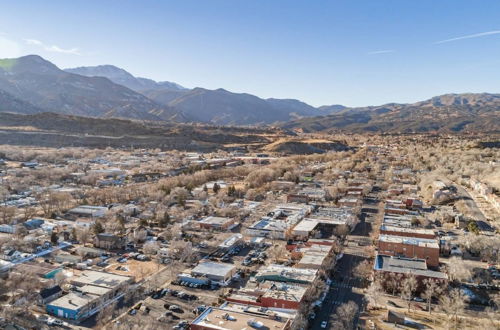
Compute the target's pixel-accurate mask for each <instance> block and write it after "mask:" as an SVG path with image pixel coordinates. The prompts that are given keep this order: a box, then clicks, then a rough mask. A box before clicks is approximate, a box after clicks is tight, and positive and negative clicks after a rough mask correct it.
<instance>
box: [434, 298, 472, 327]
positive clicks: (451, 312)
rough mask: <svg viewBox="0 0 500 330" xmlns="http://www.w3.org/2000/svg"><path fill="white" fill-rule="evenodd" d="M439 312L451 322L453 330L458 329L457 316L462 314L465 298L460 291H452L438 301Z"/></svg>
mask: <svg viewBox="0 0 500 330" xmlns="http://www.w3.org/2000/svg"><path fill="white" fill-rule="evenodd" d="M439 302H440V306H441V310H442V311H443V312H444V313H445V314H446V316H448V318H449V319H450V321H451V320H453V325H454V328H455V329H458V321H459V318H458V316H459V314H461V313H463V311H464V309H465V303H466V302H467V296H465V295H464V294H463V293H462V291H461V290H460V289H452V290H450V291H449V292H448V294H444V295H442V296H441V298H440V299H439Z"/></svg>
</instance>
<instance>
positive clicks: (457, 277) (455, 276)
mask: <svg viewBox="0 0 500 330" xmlns="http://www.w3.org/2000/svg"><path fill="white" fill-rule="evenodd" d="M448 275H449V276H450V280H452V281H455V282H461V281H464V280H467V279H469V278H471V276H472V274H471V271H470V269H469V268H467V266H466V265H465V263H464V262H463V260H462V259H460V258H457V257H452V258H450V261H449V262H448Z"/></svg>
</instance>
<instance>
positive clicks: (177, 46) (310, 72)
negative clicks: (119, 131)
mask: <svg viewBox="0 0 500 330" xmlns="http://www.w3.org/2000/svg"><path fill="white" fill-rule="evenodd" d="M1 8H2V9H1V10H0V57H2V58H3V57H17V56H20V55H25V54H39V55H41V56H43V57H45V58H47V59H48V60H50V61H52V62H54V63H55V64H57V65H58V66H59V67H62V68H66V67H74V66H83V65H98V64H114V65H117V66H119V67H122V68H124V69H126V70H127V71H129V72H131V73H132V74H134V75H137V76H143V77H147V78H153V79H155V80H169V81H174V82H177V83H179V84H181V85H184V86H186V87H196V86H200V87H205V88H209V89H216V88H220V87H222V88H225V89H227V90H230V91H234V92H246V93H251V94H255V95H257V96H260V97H263V98H267V97H276V98H297V99H300V100H303V101H305V102H307V103H310V104H312V105H315V106H319V105H324V104H344V105H348V106H363V105H377V104H383V103H387V102H414V101H419V100H423V99H426V98H429V97H431V96H434V95H439V94H444V93H451V92H456V93H461V92H500V79H498V77H499V75H500V56H499V55H500V1H487V0H481V1H473V0H469V1H461V0H439V1H436V0H413V1H412V0H393V1H388V0H364V1H356V0H344V1H333V0H332V1H320V0H317V1H312V0H309V1H306V0H303V1H293V0H286V1H285V0H283V1H273V0H245V1H243V0H224V1H222V0H198V1H191V0H179V1H159V0H156V1H153V0H151V1H148V0H146V1H144V0H141V1H127V0H120V1H117V0H109V1H97V0H96V1H92V0H86V1H76V0H72V1H62V0H61V1H59V0H51V1H22V0H20V1H3V3H2V7H1Z"/></svg>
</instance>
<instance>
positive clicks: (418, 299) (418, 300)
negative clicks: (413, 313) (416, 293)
mask: <svg viewBox="0 0 500 330" xmlns="http://www.w3.org/2000/svg"><path fill="white" fill-rule="evenodd" d="M413 300H414V301H417V302H423V301H424V299H422V298H420V297H415V298H413Z"/></svg>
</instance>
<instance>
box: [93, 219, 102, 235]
mask: <svg viewBox="0 0 500 330" xmlns="http://www.w3.org/2000/svg"><path fill="white" fill-rule="evenodd" d="M92 230H93V232H94V235H97V234H100V233H104V227H103V225H102V224H101V222H100V221H96V222H95V224H94V226H92Z"/></svg>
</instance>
